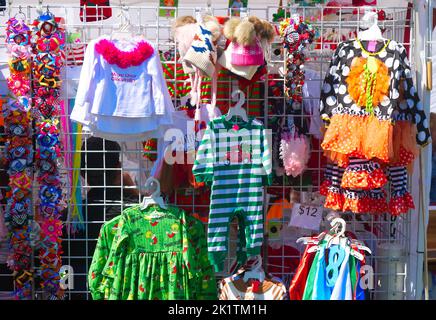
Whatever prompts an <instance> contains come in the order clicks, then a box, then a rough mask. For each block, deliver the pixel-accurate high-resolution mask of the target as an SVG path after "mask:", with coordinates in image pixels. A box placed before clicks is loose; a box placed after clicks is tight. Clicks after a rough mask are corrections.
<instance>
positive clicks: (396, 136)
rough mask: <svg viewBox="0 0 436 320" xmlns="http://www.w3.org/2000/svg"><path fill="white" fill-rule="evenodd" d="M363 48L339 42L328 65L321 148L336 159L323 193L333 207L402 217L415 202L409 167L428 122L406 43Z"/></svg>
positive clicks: (361, 43)
mask: <svg viewBox="0 0 436 320" xmlns="http://www.w3.org/2000/svg"><path fill="white" fill-rule="evenodd" d="M366 47H368V42H367V41H360V40H349V41H345V42H342V43H340V44H339V45H338V47H337V49H336V51H335V53H334V55H333V58H332V61H331V63H330V66H329V69H328V70H327V74H326V77H325V80H324V84H323V88H322V91H321V102H320V114H321V117H322V119H323V121H324V123H325V125H326V127H327V129H326V131H325V135H324V139H323V141H322V144H321V147H322V148H323V151H324V155H325V156H326V157H327V159H328V161H329V162H330V163H333V164H332V165H328V167H327V168H326V174H325V180H324V181H323V182H322V184H321V187H320V193H321V194H323V195H325V196H326V200H325V207H327V208H330V209H333V210H338V211H351V212H353V213H372V214H381V213H386V212H390V213H391V214H392V215H399V214H403V213H406V212H408V210H409V209H411V208H413V207H414V205H413V199H412V197H411V196H410V194H409V192H408V191H407V168H406V167H407V166H409V167H411V166H412V165H413V161H414V160H415V158H416V157H417V155H418V153H419V146H424V145H426V144H427V143H428V141H429V137H430V131H429V127H428V120H427V118H426V115H425V112H424V108H423V105H422V103H421V102H420V100H419V97H418V95H417V90H416V88H415V87H414V84H413V78H412V72H411V69H410V62H409V60H408V57H407V51H406V49H405V48H404V46H403V45H402V44H400V43H397V42H396V41H393V40H383V41H377V45H376V47H375V50H374V51H373V52H369V51H368V50H366ZM388 186H390V187H391V188H390V189H391V190H392V192H391V194H390V200H389V203H388V202H387V199H386V197H387V193H386V191H385V190H384V188H386V187H388Z"/></svg>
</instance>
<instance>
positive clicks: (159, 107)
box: [71, 36, 174, 140]
mask: <svg viewBox="0 0 436 320" xmlns="http://www.w3.org/2000/svg"><path fill="white" fill-rule="evenodd" d="M102 39H107V40H109V38H108V37H106V36H103V37H100V38H98V39H95V40H92V41H91V42H90V43H89V45H88V47H87V49H86V53H85V59H84V62H83V66H82V70H81V73H80V81H79V86H78V89H77V95H76V100H75V105H74V108H73V110H72V112H71V119H72V120H73V121H76V122H79V123H82V124H84V125H85V126H88V127H89V128H90V129H91V130H92V131H93V132H94V133H95V134H96V135H100V136H103V137H105V138H112V139H115V140H123V139H124V137H125V138H126V139H127V140H132V139H133V140H143V139H145V138H148V137H150V134H151V133H152V132H154V134H151V135H152V136H153V135H154V136H155V135H156V130H158V129H162V126H167V125H171V124H172V113H173V112H174V106H173V103H172V101H171V97H170V95H169V92H168V88H167V85H166V81H165V78H164V76H163V71H162V64H161V62H160V58H159V53H158V52H157V50H156V49H154V53H153V54H152V55H151V57H149V58H148V59H146V60H145V61H144V62H143V63H142V64H140V65H138V66H131V67H128V68H121V67H119V66H118V65H116V64H110V63H108V62H107V61H106V60H105V58H104V57H103V56H102V55H100V54H99V53H98V52H97V51H96V50H95V45H96V43H98V41H100V40H102ZM139 40H143V39H135V40H133V41H129V42H125V41H120V40H109V41H111V42H113V43H114V44H115V46H116V47H117V48H119V49H120V50H122V51H130V50H132V49H134V48H135V46H136V45H137V43H138V42H139Z"/></svg>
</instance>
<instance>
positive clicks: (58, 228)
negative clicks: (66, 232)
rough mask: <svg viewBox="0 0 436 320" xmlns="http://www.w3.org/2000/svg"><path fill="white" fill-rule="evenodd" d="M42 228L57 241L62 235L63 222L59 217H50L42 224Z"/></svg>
mask: <svg viewBox="0 0 436 320" xmlns="http://www.w3.org/2000/svg"><path fill="white" fill-rule="evenodd" d="M41 230H42V232H43V234H44V235H45V236H47V237H48V238H49V239H50V240H51V241H52V242H56V241H57V240H58V237H60V236H62V222H61V221H60V220H58V219H53V218H48V219H45V220H44V221H43V222H42V224H41Z"/></svg>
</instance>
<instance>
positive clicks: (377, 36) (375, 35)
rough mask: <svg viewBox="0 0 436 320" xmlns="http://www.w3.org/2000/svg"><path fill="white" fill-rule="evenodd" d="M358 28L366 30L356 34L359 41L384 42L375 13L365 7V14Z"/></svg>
mask: <svg viewBox="0 0 436 320" xmlns="http://www.w3.org/2000/svg"><path fill="white" fill-rule="evenodd" d="M360 27H361V28H363V29H366V30H364V31H360V32H359V33H358V35H357V37H358V39H359V40H366V41H377V40H386V39H385V38H384V37H383V35H382V31H381V29H380V27H379V26H378V14H377V12H374V11H372V9H371V8H370V7H365V14H364V15H363V17H362V19H361V21H360Z"/></svg>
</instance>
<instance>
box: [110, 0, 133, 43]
mask: <svg viewBox="0 0 436 320" xmlns="http://www.w3.org/2000/svg"><path fill="white" fill-rule="evenodd" d="M120 6H121V11H120V13H119V14H118V16H117V18H120V24H119V26H118V29H115V30H114V31H112V34H111V40H123V41H128V42H131V41H132V36H133V30H132V29H133V26H132V24H131V22H130V18H129V9H128V7H127V6H125V5H124V4H123V3H121V2H120Z"/></svg>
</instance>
